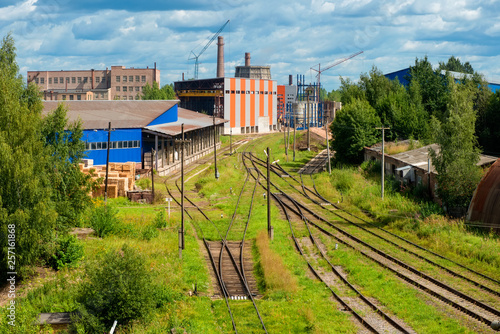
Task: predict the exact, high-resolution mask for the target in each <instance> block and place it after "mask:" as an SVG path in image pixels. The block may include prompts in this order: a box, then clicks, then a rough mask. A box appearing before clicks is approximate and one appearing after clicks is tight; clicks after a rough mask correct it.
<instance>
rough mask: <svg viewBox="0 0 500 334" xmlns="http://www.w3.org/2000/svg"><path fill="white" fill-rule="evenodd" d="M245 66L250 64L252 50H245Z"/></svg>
mask: <svg viewBox="0 0 500 334" xmlns="http://www.w3.org/2000/svg"><path fill="white" fill-rule="evenodd" d="M245 66H247V67H248V66H250V52H245Z"/></svg>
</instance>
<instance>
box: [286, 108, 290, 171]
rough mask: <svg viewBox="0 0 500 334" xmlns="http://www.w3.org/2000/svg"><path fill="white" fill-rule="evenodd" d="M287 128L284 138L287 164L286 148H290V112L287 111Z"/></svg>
mask: <svg viewBox="0 0 500 334" xmlns="http://www.w3.org/2000/svg"><path fill="white" fill-rule="evenodd" d="M287 124H288V126H287V127H286V128H287V136H286V162H288V147H289V146H290V110H289V111H288V123H287Z"/></svg>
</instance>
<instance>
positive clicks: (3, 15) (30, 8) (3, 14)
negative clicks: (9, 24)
mask: <svg viewBox="0 0 500 334" xmlns="http://www.w3.org/2000/svg"><path fill="white" fill-rule="evenodd" d="M37 1H38V0H27V1H25V2H22V3H20V4H18V5H13V6H7V7H4V8H0V21H13V20H19V19H24V18H26V15H28V14H29V13H32V12H34V11H35V10H36V6H35V4H36V3H37Z"/></svg>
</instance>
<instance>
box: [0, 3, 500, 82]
mask: <svg viewBox="0 0 500 334" xmlns="http://www.w3.org/2000/svg"><path fill="white" fill-rule="evenodd" d="M227 20H231V21H230V24H228V25H227V26H226V28H225V29H224V31H223V32H222V35H223V36H224V39H225V60H226V64H225V71H226V76H233V75H234V66H237V65H242V64H243V63H244V53H245V52H250V53H251V56H252V65H271V74H272V76H273V79H275V80H277V81H278V83H279V84H283V83H287V82H288V75H289V74H293V75H294V81H295V77H296V76H295V75H296V74H303V75H305V78H306V81H310V82H313V81H315V80H316V78H315V72H314V71H311V70H310V68H311V67H313V66H317V64H318V63H321V67H326V66H328V65H329V64H332V63H333V62H335V61H336V60H339V59H341V58H343V57H346V56H348V55H350V54H353V53H355V52H358V51H361V50H362V51H364V52H363V53H362V54H361V55H359V56H357V57H355V58H353V59H351V60H350V61H347V62H345V63H343V64H341V65H339V66H336V67H333V68H331V69H330V70H328V71H325V72H324V73H323V74H322V76H321V82H322V84H323V86H324V87H325V88H326V89H328V90H331V89H334V88H338V86H339V76H342V77H344V78H351V79H354V80H356V79H357V78H359V75H360V73H362V72H368V71H369V70H370V69H371V67H372V66H373V65H375V66H377V67H378V68H379V69H380V70H381V71H382V72H384V73H389V72H393V71H396V70H399V69H402V68H406V67H408V66H409V65H411V64H413V63H414V61H415V58H417V57H418V58H422V57H424V56H426V55H427V56H428V58H429V59H430V61H431V62H432V63H433V64H434V65H437V64H438V62H439V61H446V60H447V59H448V58H449V57H450V56H451V55H454V56H456V57H458V58H460V59H461V60H462V61H469V62H470V63H471V64H472V66H473V67H474V69H476V70H477V71H479V72H480V73H483V74H484V75H485V76H486V77H487V78H488V79H490V80H491V81H496V82H500V66H499V64H500V43H499V41H500V0H483V1H481V0H475V1H472V0H441V1H439V0H438V1H436V0H434V1H428V0H419V1H417V0H401V1H396V0H392V1H389V0H385V1H384V0H382V1H371V0H338V1H325V0H311V1H297V0H273V1H261V0H254V1H248V0H245V1H243V0H232V1H230V0H216V1H213V0H211V1H206V0H184V1H170V0H166V1H165V0H162V1H160V0H148V1H127V0H120V1H116V0H108V1H97V0H87V1H74V0H26V1H17V0H0V34H1V35H2V36H5V35H6V34H7V33H9V32H12V34H13V36H14V38H15V41H16V46H17V53H18V58H17V59H18V63H19V66H20V70H21V74H22V75H23V76H25V75H26V72H27V71H28V70H77V69H90V68H94V69H104V68H106V67H111V66H112V65H123V66H126V67H146V66H150V67H151V66H153V65H154V62H156V63H157V66H158V68H159V69H160V70H161V84H162V85H163V84H166V83H170V82H173V81H177V80H180V79H181V77H182V73H185V76H186V78H188V77H192V76H193V75H194V62H193V60H188V58H189V55H190V52H191V50H194V52H196V53H197V52H199V51H200V50H201V49H202V48H203V46H204V45H205V44H206V43H207V42H208V40H209V39H210V37H211V36H212V35H213V34H214V33H215V32H216V31H217V30H218V29H219V28H220V27H221V26H222V25H223V24H224V22H226V21H227ZM216 49H217V47H216V43H215V42H214V43H213V44H212V45H211V46H210V48H209V49H208V50H207V51H206V52H205V53H204V54H203V55H202V56H200V70H199V72H200V73H199V77H200V78H212V77H215V71H216V69H215V68H216Z"/></svg>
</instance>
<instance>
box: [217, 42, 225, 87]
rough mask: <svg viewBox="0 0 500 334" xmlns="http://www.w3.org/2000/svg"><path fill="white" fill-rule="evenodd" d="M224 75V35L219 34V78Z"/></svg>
mask: <svg viewBox="0 0 500 334" xmlns="http://www.w3.org/2000/svg"><path fill="white" fill-rule="evenodd" d="M223 77H224V37H222V36H219V38H218V41H217V78H223Z"/></svg>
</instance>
